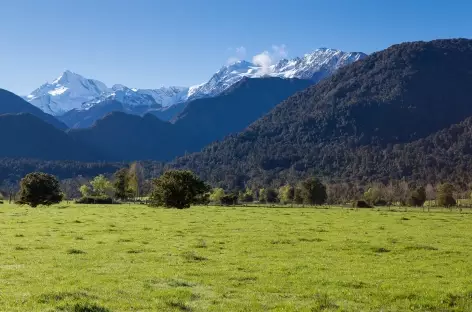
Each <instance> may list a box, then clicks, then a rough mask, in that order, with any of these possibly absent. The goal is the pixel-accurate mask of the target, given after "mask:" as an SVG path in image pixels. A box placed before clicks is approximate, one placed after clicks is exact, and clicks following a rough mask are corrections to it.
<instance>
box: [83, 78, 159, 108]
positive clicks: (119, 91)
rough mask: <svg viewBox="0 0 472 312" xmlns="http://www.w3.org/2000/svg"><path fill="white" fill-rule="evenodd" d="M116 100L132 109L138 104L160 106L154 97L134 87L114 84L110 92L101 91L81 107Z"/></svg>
mask: <svg viewBox="0 0 472 312" xmlns="http://www.w3.org/2000/svg"><path fill="white" fill-rule="evenodd" d="M111 100H114V101H118V102H120V103H122V104H123V105H125V107H126V108H128V109H132V108H134V107H138V106H147V107H150V108H161V107H162V105H160V104H158V103H157V102H156V101H155V100H154V98H153V97H152V96H150V95H148V94H143V93H140V92H138V91H137V90H136V89H130V88H128V87H125V86H123V85H118V84H117V85H114V86H113V87H112V88H111V91H110V92H103V93H102V94H101V95H100V96H99V97H97V98H95V99H93V100H91V101H88V102H86V103H83V104H82V109H89V108H91V107H93V106H95V105H99V104H101V103H104V102H106V101H111Z"/></svg>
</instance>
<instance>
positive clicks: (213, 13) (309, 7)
mask: <svg viewBox="0 0 472 312" xmlns="http://www.w3.org/2000/svg"><path fill="white" fill-rule="evenodd" d="M471 15H472V1H461V0H455V1H446V0H444V1H439V0H429V1H426V0H377V1H367V0H356V1H354V0H336V1H331V0H325V1H321V0H291V1H281V0H272V1H269V0H250V1H247V0H234V1H230V0H169V1H164V0H162V1H159V0H134V1H131V0H114V1H112V0H81V1H63V0H62V1H60V0H42V1H39V0H4V1H1V2H0V88H5V89H8V90H11V91H13V92H16V93H18V94H27V93H29V92H30V91H32V90H33V89H35V88H36V87H38V86H39V85H41V84H42V83H44V82H46V81H52V80H53V79H54V78H55V77H57V76H58V75H59V74H60V73H61V72H62V71H64V70H65V69H69V70H72V71H74V72H77V73H80V74H82V75H84V76H86V77H89V78H95V79H98V80H101V81H103V82H105V83H106V84H108V85H112V84H114V83H121V84H125V85H127V86H129V87H140V88H156V87H159V86H162V85H182V86H189V85H193V84H198V83H201V82H204V81H205V80H207V79H208V78H209V77H210V76H211V75H212V74H213V73H214V72H215V71H217V70H218V69H219V68H220V67H221V66H222V65H223V64H225V63H226V62H227V61H228V59H230V58H234V57H244V58H245V59H248V60H251V59H252V57H253V56H254V55H256V54H259V53H261V52H263V51H265V50H267V51H272V46H273V45H276V46H278V47H279V51H280V47H281V46H283V45H285V48H284V49H283V53H286V54H288V57H295V56H299V55H303V54H304V53H307V52H310V51H311V50H314V49H316V48H318V47H330V48H338V49H342V50H345V51H362V52H366V53H371V52H374V51H377V50H381V49H384V48H386V47H388V46H390V45H392V44H395V43H400V42H403V41H414V40H431V39H435V38H451V37H466V38H472V19H471V18H470V16H471ZM240 47H244V48H243V49H241V48H240ZM237 48H239V50H238V51H237ZM283 53H282V54H283Z"/></svg>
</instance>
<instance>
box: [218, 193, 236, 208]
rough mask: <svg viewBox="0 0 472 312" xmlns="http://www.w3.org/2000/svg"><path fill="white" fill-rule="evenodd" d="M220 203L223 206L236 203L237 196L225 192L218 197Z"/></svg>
mask: <svg viewBox="0 0 472 312" xmlns="http://www.w3.org/2000/svg"><path fill="white" fill-rule="evenodd" d="M220 203H221V204H222V205H224V206H234V205H237V204H238V196H237V195H236V194H226V195H223V196H222V197H221V198H220Z"/></svg>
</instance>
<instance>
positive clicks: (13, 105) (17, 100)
mask: <svg viewBox="0 0 472 312" xmlns="http://www.w3.org/2000/svg"><path fill="white" fill-rule="evenodd" d="M19 113H29V114H31V115H34V116H36V117H38V118H39V119H41V120H43V121H45V122H47V123H49V124H51V125H53V126H54V127H56V128H58V129H61V130H65V129H67V126H66V125H65V124H63V123H62V122H60V121H59V120H57V119H56V118H54V117H53V116H51V115H48V114H46V113H44V112H43V111H42V110H40V109H39V108H37V107H35V106H33V105H31V104H30V103H28V102H26V101H25V100H23V99H22V98H21V97H19V96H17V95H15V94H13V93H11V92H9V91H7V90H4V89H0V115H3V114H19Z"/></svg>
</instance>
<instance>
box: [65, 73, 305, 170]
mask: <svg viewBox="0 0 472 312" xmlns="http://www.w3.org/2000/svg"><path fill="white" fill-rule="evenodd" d="M309 85H311V81H307V80H299V79H280V78H264V79H243V80H242V81H240V82H239V83H238V84H236V85H235V86H233V87H232V88H231V89H230V90H228V91H227V92H226V93H225V94H222V95H220V96H218V97H215V98H207V99H199V100H195V101H192V102H190V103H189V104H188V105H187V107H186V109H185V110H184V111H183V112H182V113H181V114H180V115H179V116H178V118H177V119H176V120H175V121H174V123H173V124H171V123H169V122H164V121H162V120H160V119H158V118H157V117H156V116H154V115H152V114H146V115H145V116H144V117H140V116H133V115H128V114H125V113H118V112H113V113H111V114H109V115H107V116H106V117H105V118H103V119H101V120H98V121H97V122H95V124H94V125H93V126H92V127H91V128H88V129H72V130H70V131H69V135H70V136H72V137H73V138H74V139H76V140H78V141H80V142H83V143H84V144H86V145H87V146H91V147H92V148H93V149H94V150H97V151H99V152H100V154H102V155H106V156H105V159H104V160H108V161H123V160H126V161H129V160H147V159H153V160H171V159H172V158H174V157H177V156H181V155H184V154H185V153H188V152H193V151H198V150H200V149H201V148H202V147H204V146H205V145H206V144H208V143H211V142H212V141H214V140H220V139H223V138H224V137H225V136H227V135H228V134H230V133H232V132H237V131H241V130H243V129H244V128H245V127H247V126H248V125H249V124H250V123H251V122H253V121H254V120H256V119H257V118H259V117H260V116H262V115H263V114H265V113H267V112H268V111H269V110H270V109H272V108H273V107H274V106H275V105H277V104H278V103H279V102H280V101H282V100H283V99H285V98H287V97H289V96H290V95H292V94H293V93H295V92H297V91H299V90H302V89H304V88H306V87H308V86H309ZM110 105H115V107H116V109H119V105H120V103H119V102H110ZM92 109H98V106H97V107H94V108H91V110H92ZM66 115H67V114H66Z"/></svg>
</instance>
